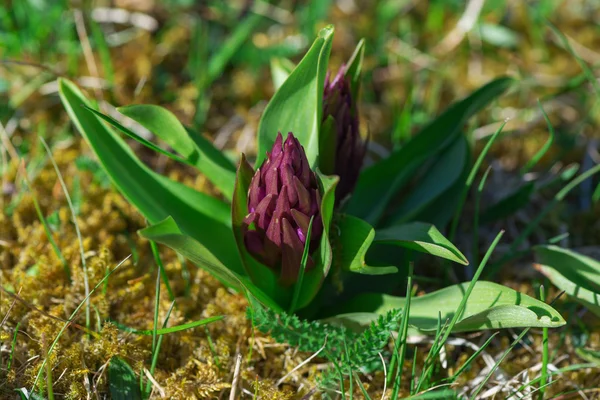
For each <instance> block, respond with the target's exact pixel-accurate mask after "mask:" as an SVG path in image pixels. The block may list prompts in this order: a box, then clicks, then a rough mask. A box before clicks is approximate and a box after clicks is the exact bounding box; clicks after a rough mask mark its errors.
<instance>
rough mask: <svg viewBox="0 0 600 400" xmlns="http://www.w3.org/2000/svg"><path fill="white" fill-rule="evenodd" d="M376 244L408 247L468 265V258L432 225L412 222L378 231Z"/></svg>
mask: <svg viewBox="0 0 600 400" xmlns="http://www.w3.org/2000/svg"><path fill="white" fill-rule="evenodd" d="M375 242H376V243H384V244H391V245H395V246H400V247H406V248H408V249H411V250H415V251H418V252H421V253H426V254H431V255H434V256H437V257H442V258H445V259H447V260H450V261H454V262H457V263H459V264H463V265H468V264H469V261H468V260H467V258H466V257H465V256H464V255H463V254H462V253H461V252H460V250H458V249H457V248H456V246H454V245H453V244H452V243H451V242H450V241H449V240H448V239H446V238H445V237H444V235H442V234H441V233H440V231H438V230H437V228H436V227H435V226H433V225H431V224H426V223H423V222H412V223H409V224H404V225H397V226H393V227H391V228H386V229H378V230H377V234H376V235H375Z"/></svg>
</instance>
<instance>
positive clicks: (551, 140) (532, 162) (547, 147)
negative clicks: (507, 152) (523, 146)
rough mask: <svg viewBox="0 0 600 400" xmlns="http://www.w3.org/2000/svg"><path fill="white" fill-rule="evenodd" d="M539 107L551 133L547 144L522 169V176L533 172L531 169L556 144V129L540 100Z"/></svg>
mask: <svg viewBox="0 0 600 400" xmlns="http://www.w3.org/2000/svg"><path fill="white" fill-rule="evenodd" d="M538 107H539V108H540V110H541V111H542V115H543V116H544V119H545V120H546V125H548V132H549V133H550V136H549V137H548V140H546V143H544V145H543V146H542V147H541V148H540V149H539V150H538V151H537V152H536V153H535V154H534V156H533V157H531V159H530V160H529V161H528V162H527V164H525V166H524V167H523V168H522V169H521V175H525V174H526V173H527V172H529V171H531V169H532V168H533V167H535V165H536V164H537V163H538V162H539V161H540V160H541V159H542V157H544V155H545V154H546V153H547V152H548V150H550V147H552V143H554V137H555V133H554V127H553V126H552V122H550V118H548V114H546V111H545V110H544V107H542V103H540V101H539V99H538Z"/></svg>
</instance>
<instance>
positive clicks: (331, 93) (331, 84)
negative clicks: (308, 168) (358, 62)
mask: <svg viewBox="0 0 600 400" xmlns="http://www.w3.org/2000/svg"><path fill="white" fill-rule="evenodd" d="M345 72H346V67H345V66H342V67H341V68H340V70H339V72H338V74H337V75H336V76H335V78H333V80H330V78H331V77H330V75H329V73H328V74H327V78H326V80H325V91H324V93H323V121H322V122H325V121H326V120H327V118H328V117H329V116H331V117H333V120H334V124H335V132H336V148H335V169H334V173H335V175H338V176H339V177H340V181H339V183H338V185H337V189H336V199H337V200H341V199H343V198H344V197H346V196H347V195H348V194H350V193H351V192H352V191H353V190H354V186H355V185H356V181H357V180H358V175H359V173H360V169H361V167H362V164H363V159H364V157H365V153H366V143H364V142H363V141H362V140H361V138H360V133H359V130H358V129H359V123H358V109H357V105H356V102H355V100H354V99H353V98H352V91H351V87H350V82H349V80H348V79H347V78H346V77H345V76H344V74H345Z"/></svg>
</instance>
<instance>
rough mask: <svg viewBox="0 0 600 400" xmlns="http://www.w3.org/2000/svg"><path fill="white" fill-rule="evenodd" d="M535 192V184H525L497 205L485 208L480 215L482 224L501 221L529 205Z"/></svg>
mask: <svg viewBox="0 0 600 400" xmlns="http://www.w3.org/2000/svg"><path fill="white" fill-rule="evenodd" d="M534 191H535V182H527V183H526V184H524V185H523V186H521V187H519V188H518V189H517V190H515V191H514V192H512V193H510V194H509V195H508V196H506V197H504V198H502V199H500V200H499V201H498V202H497V203H495V204H492V205H491V206H489V207H488V208H486V209H485V210H484V211H483V213H482V215H481V222H482V223H484V224H487V223H490V222H493V221H497V220H502V219H504V218H507V217H509V216H511V215H512V214H514V213H515V212H516V211H518V210H520V209H521V208H523V207H525V206H526V205H528V204H529V199H530V198H531V195H532V194H533V193H534Z"/></svg>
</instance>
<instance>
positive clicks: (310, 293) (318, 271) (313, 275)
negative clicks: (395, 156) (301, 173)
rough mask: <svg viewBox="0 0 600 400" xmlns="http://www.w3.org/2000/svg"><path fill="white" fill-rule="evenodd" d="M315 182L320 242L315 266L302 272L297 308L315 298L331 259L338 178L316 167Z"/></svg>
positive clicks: (314, 256)
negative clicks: (319, 196)
mask: <svg viewBox="0 0 600 400" xmlns="http://www.w3.org/2000/svg"><path fill="white" fill-rule="evenodd" d="M316 175H317V182H318V183H319V191H320V193H321V219H322V220H323V236H321V243H319V247H318V248H317V250H315V252H314V253H313V260H314V262H315V268H313V269H312V270H310V271H308V272H306V273H305V274H304V279H303V281H302V289H301V290H300V294H299V295H298V307H297V309H301V308H304V307H306V306H308V304H309V303H310V302H311V301H312V300H313V299H314V298H315V296H316V295H317V293H318V292H319V289H321V285H322V284H323V280H324V279H325V277H326V276H327V274H328V273H329V269H330V268H331V263H332V261H333V251H332V248H331V243H330V241H329V237H330V235H331V221H332V219H333V207H334V205H335V188H336V186H337V184H338V181H339V178H338V177H337V176H335V175H332V176H327V175H323V174H322V173H321V171H319V170H318V169H317V171H316Z"/></svg>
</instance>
